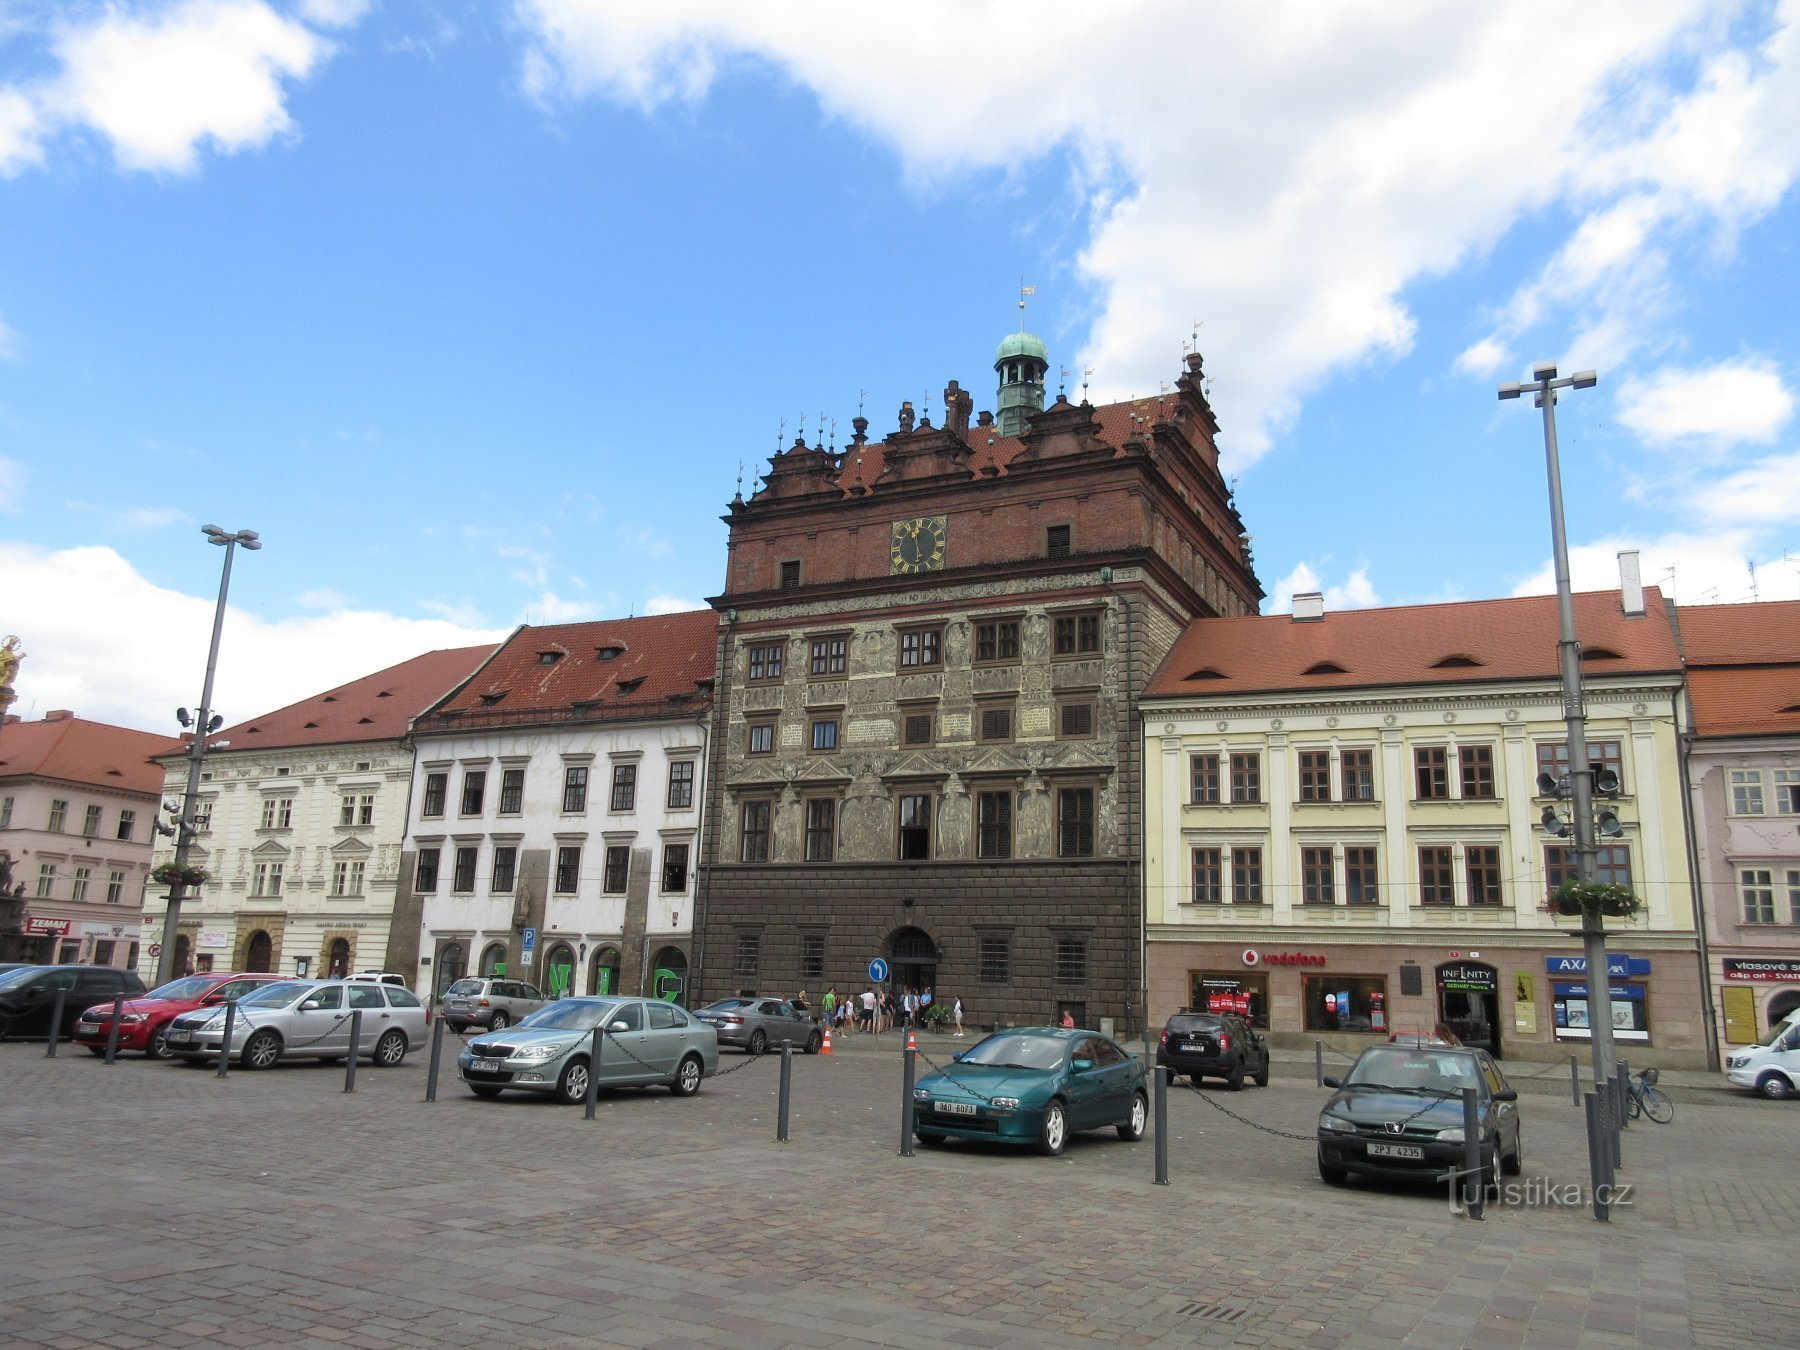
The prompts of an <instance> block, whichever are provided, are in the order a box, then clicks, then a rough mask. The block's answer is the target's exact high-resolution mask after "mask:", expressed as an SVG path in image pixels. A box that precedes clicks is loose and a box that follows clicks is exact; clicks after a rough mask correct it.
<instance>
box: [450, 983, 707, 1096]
mask: <svg viewBox="0 0 1800 1350" xmlns="http://www.w3.org/2000/svg"><path fill="white" fill-rule="evenodd" d="M595 1027H604V1028H605V1031H604V1033H603V1034H602V1036H601V1041H600V1062H599V1064H598V1066H597V1067H590V1065H589V1063H588V1061H589V1058H590V1057H591V1054H592V1048H593V1040H594V1028H595ZM718 1068H719V1038H718V1037H717V1036H716V1035H715V1034H714V1032H713V1029H712V1028H711V1027H709V1026H707V1025H706V1024H705V1023H704V1022H701V1021H700V1020H699V1019H698V1018H696V1017H695V1016H694V1015H693V1014H692V1013H690V1012H688V1011H687V1009H685V1008H679V1007H676V1006H675V1004H673V1003H665V1002H663V1001H662V1000H661V999H654V998H606V997H597V998H565V999H559V1000H558V1001H557V1002H555V1003H551V1004H548V1005H547V1006H545V1007H542V1008H539V1009H538V1010H537V1011H536V1012H534V1013H532V1014H530V1015H529V1016H528V1017H526V1018H525V1019H524V1020H523V1021H522V1022H520V1023H519V1024H518V1025H517V1026H512V1027H507V1028H506V1029H505V1030H503V1031H490V1032H487V1033H485V1034H483V1035H480V1036H476V1037H473V1038H471V1039H470V1040H469V1041H468V1042H466V1043H465V1044H464V1046H463V1049H462V1053H461V1054H459V1055H458V1056H457V1057H456V1072H457V1075H458V1076H459V1077H460V1078H461V1079H462V1080H463V1082H465V1083H467V1084H468V1085H469V1091H471V1092H473V1093H474V1094H475V1095H476V1096H477V1097H498V1096H499V1095H500V1093H501V1092H502V1091H504V1090H506V1089H507V1088H517V1089H519V1090H521V1091H525V1092H550V1093H554V1094H555V1095H556V1098H557V1100H559V1101H563V1102H571V1103H573V1102H579V1101H581V1100H583V1099H584V1098H585V1097H586V1096H587V1088H588V1075H589V1074H590V1073H592V1074H593V1075H594V1079H595V1085H596V1086H597V1087H608V1088H612V1087H643V1086H648V1085H654V1084H662V1085H663V1086H665V1087H667V1088H668V1089H669V1091H671V1092H673V1093H674V1094H675V1095H676V1096H678V1097H691V1096H693V1094H694V1093H696V1092H698V1091H699V1090H700V1080H701V1079H703V1078H706V1077H709V1076H711V1075H712V1074H714V1073H716V1072H718Z"/></svg>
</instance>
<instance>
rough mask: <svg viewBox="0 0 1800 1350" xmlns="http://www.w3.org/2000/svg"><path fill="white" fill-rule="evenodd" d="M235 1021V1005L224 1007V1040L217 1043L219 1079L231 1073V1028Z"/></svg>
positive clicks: (230, 1004) (228, 1004)
mask: <svg viewBox="0 0 1800 1350" xmlns="http://www.w3.org/2000/svg"><path fill="white" fill-rule="evenodd" d="M236 1020H237V1004H235V1003H227V1004H226V1005H225V1039H224V1040H222V1041H220V1042H219V1077H221V1078H223V1077H224V1076H225V1075H226V1074H228V1073H230V1072H231V1026H232V1023H233V1022H235V1021H236Z"/></svg>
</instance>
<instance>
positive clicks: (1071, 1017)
mask: <svg viewBox="0 0 1800 1350" xmlns="http://www.w3.org/2000/svg"><path fill="white" fill-rule="evenodd" d="M1062 1025H1063V1026H1065V1027H1068V1028H1069V1029H1070V1030H1073V1029H1074V1027H1075V1014H1074V1013H1072V1012H1070V1011H1069V1010H1068V1009H1067V1008H1064V1009H1063V1015H1062Z"/></svg>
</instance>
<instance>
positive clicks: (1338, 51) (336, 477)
mask: <svg viewBox="0 0 1800 1350" xmlns="http://www.w3.org/2000/svg"><path fill="white" fill-rule="evenodd" d="M1797 18H1800V7H1797V6H1796V5H1795V4H1792V3H1790V4H1787V5H1780V4H1767V3H1764V4H1736V5H1729V4H1721V3H1700V2H1699V0H1695V2H1694V3H1682V0H1651V2H1649V3H1632V4H1616V5H1607V4H1599V5H1592V6H1584V7H1581V12H1580V13H1578V14H1569V13H1566V12H1563V11H1562V10H1557V11H1554V12H1551V13H1550V14H1549V16H1548V18H1547V17H1546V12H1545V11H1544V10H1542V9H1540V8H1539V7H1536V6H1530V5H1511V6H1509V5H1500V6H1496V7H1490V8H1489V10H1488V11H1486V12H1484V13H1482V14H1481V15H1480V16H1479V17H1477V16H1475V15H1474V14H1473V13H1472V12H1471V11H1469V10H1468V9H1467V7H1466V6H1462V5H1457V4H1449V3H1445V4H1432V3H1418V4H1413V5H1407V6H1397V5H1392V4H1387V3H1369V4H1367V5H1362V6H1358V5H1347V6H1343V7H1339V8H1336V9H1334V10H1332V11H1331V12H1330V14H1329V15H1327V16H1325V17H1320V15H1319V14H1318V12H1316V11H1312V10H1308V11H1306V12H1305V13H1304V14H1302V13H1301V12H1300V11H1288V10H1281V9H1278V10H1271V9H1270V7H1267V6H1260V5H1252V4H1242V5H1216V6H1208V7H1206V8H1205V9H1204V10H1196V9H1194V8H1193V7H1191V6H1187V5H1182V4H1175V3H1141V4H1119V5H1112V6H1091V5H1090V6H1076V5H1072V4H1071V5H1061V4H1047V5H1040V6H1035V7H1032V8H1031V9H1030V10H1029V11H1027V10H1022V9H1020V8H1019V7H1017V6H1008V5H1001V4H984V3H963V4H954V5H953V4H948V3H944V4H933V3H921V4H917V5H912V6H906V7H888V8H887V10H885V11H883V12H881V13H879V14H877V13H871V12H867V11H860V10H859V11H848V10H844V9H842V8H841V7H827V6H811V5H802V4H794V5H785V6H745V5H741V4H728V3H723V2H720V3H692V4H680V3H669V4H658V5H624V4H607V3H600V2H599V0H516V3H509V4H501V3H498V0H493V2H491V3H478V2H477V0H373V2H372V3H371V2H369V0H169V2H168V3H154V4H153V3H132V2H131V0H118V2H117V3H112V4H107V5H100V4H88V3H85V2H84V0H74V2H68V0H65V2H64V3H56V4H51V3H39V4H34V3H29V0H28V2H27V3H24V4H22V5H21V4H14V5H12V6H10V7H9V8H8V9H7V10H6V11H5V12H4V14H3V15H0V577H4V578H5V579H6V581H5V584H4V586H3V588H0V594H3V595H5V597H6V602H7V603H5V604H4V605H0V630H3V631H6V632H17V633H18V634H19V635H20V637H21V638H22V639H23V642H24V646H25V648H26V650H27V652H28V653H29V656H28V658H27V660H26V662H25V665H24V668H23V670H22V672H21V676H20V679H19V688H20V693H21V702H20V704H19V706H18V708H17V709H16V711H19V712H23V713H26V714H28V715H38V714H41V713H42V712H43V711H44V710H46V709H48V708H53V707H72V708H74V709H76V710H77V711H78V712H80V713H82V714H83V715H85V716H92V717H98V718H103V719H107V720H114V721H120V722H125V723H128V724H131V725H136V726H142V727H146V728H149V729H164V728H165V726H166V725H167V723H168V721H169V709H170V708H172V707H173V706H174V705H175V704H176V703H191V702H193V701H194V700H195V698H196V696H197V693H198V682H199V677H200V675H201V673H202V666H203V660H204V651H205V640H206V632H207V626H208V623H209V621H210V612H211V605H212V599H213V596H214V594H215V592H216V587H217V581H218V563H219V553H218V551H217V550H215V549H211V548H208V547H207V545H206V544H205V541H204V539H203V538H202V536H201V534H200V531H199V526H200V525H201V524H203V523H209V522H211V523H217V524H219V525H222V526H224V527H226V528H227V529H237V528H240V527H251V528H255V529H257V530H259V531H261V532H262V534H263V535H264V537H265V540H266V543H267V547H266V548H265V549H264V550H263V551H261V552H260V553H257V554H255V555H254V556H251V557H247V558H243V559H241V561H240V564H239V566H238V567H237V568H236V570H235V574H234V579H233V588H232V599H233V610H232V615H231V622H230V624H229V626H228V628H227V630H226V638H225V650H224V656H223V659H222V662H221V670H220V687H219V695H218V698H217V700H216V701H217V702H218V704H219V705H220V706H221V707H222V708H223V709H224V710H225V711H226V713H227V715H228V717H236V716H245V715H251V714H253V713H255V712H258V711H262V710H265V709H268V708H271V707H274V706H277V705H279V704H281V703H284V702H287V701H290V700H291V699H293V698H297V697H300V696H303V695H305V694H306V693H309V692H312V691H314V690H317V689H320V688H323V687H326V686H328V685H330V684H332V683H335V682H338V681H340V680H344V679H348V678H351V677H353V676H355V675H357V674H360V673H364V672H366V671H368V670H370V669H373V668H376V667H379V666H381V665H385V664H389V663H391V662H393V661H397V660H400V659H404V658H405V657H406V656H409V655H412V654H414V653H416V652H418V651H421V650H425V649H428V648H431V647H438V646H447V645H460V644H463V643H470V642H475V641H480V640H484V639H486V638H489V637H492V636H497V635H498V634H500V633H502V632H504V631H505V630H506V629H507V628H508V627H510V626H511V625H512V624H514V623H516V622H519V621H521V620H530V621H535V622H554V621H560V620H568V619H578V618H588V617H596V616H603V615H609V614H621V615H622V614H628V613H644V612H650V611H655V610H666V609H672V608H685V607H688V606H691V605H697V604H699V603H701V602H702V601H703V600H704V598H705V597H706V596H708V595H711V594H714V593H716V592H717V590H718V589H719V587H720V585H721V583H722V578H723V569H724V538H725V532H724V527H723V525H722V524H721V523H720V522H719V519H718V517H719V515H720V514H721V512H722V510H723V508H724V506H725V503H726V502H727V501H729V499H730V498H731V496H732V493H733V492H734V491H735V489H736V481H737V477H738V474H739V472H740V468H739V466H740V464H741V465H742V466H743V468H742V472H743V474H744V475H745V486H746V490H748V489H749V486H750V484H751V482H752V481H753V479H754V475H755V474H756V473H757V471H758V470H759V469H760V468H761V467H762V466H763V465H764V464H765V463H766V460H767V457H768V455H769V454H771V453H772V452H773V451H774V449H775V448H776V445H777V434H778V430H779V428H780V427H781V425H782V424H783V423H785V426H786V435H787V437H788V439H790V440H791V438H792V436H793V435H794V432H795V429H796V426H797V425H798V424H800V423H801V421H802V419H804V426H805V430H806V434H807V437H808V440H809V441H811V440H814V439H816V438H817V436H818V434H819V429H820V419H821V418H823V419H824V435H825V438H826V439H827V440H828V441H829V440H830V439H831V437H832V436H833V434H834V433H833V429H832V421H833V420H834V419H835V423H836V427H835V436H836V439H837V441H838V442H839V443H840V444H841V443H842V442H843V441H844V440H845V439H846V438H847V437H848V435H849V432H850V428H849V422H850V419H851V418H852V417H853V416H855V415H856V412H857V407H858V403H859V400H863V401H866V408H867V415H868V416H869V418H870V420H871V422H872V424H873V425H872V428H871V431H872V434H875V435H882V434H886V433H887V432H888V431H891V430H892V429H893V427H894V424H895V410H896V409H897V408H898V406H899V404H900V402H901V401H902V400H903V399H910V400H912V401H913V402H914V403H915V405H919V404H922V403H923V402H924V401H925V400H927V399H929V400H930V401H931V404H932V406H933V407H934V408H941V391H942V389H943V387H944V385H945V384H946V383H947V381H949V380H950V379H953V378H954V379H957V380H960V381H961V383H962V385H963V386H964V387H966V388H970V389H972V390H974V391H975V394H976V406H977V408H984V407H991V406H992V403H993V383H994V375H993V371H992V368H991V364H990V363H991V360H992V351H993V347H994V344H995V342H996V341H997V340H998V339H999V338H1000V337H1001V336H1003V335H1004V334H1005V333H1006V332H1008V331H1010V329H1011V328H1012V327H1014V326H1015V325H1016V323H1017V321H1018V311H1017V308H1016V300H1017V291H1018V287H1019V285H1020V282H1021V280H1023V281H1024V282H1026V283H1028V284H1030V285H1033V286H1035V288H1036V293H1035V294H1034V295H1033V296H1032V298H1031V308H1030V310H1029V312H1028V315H1027V322H1028V324H1029V326H1030V327H1031V328H1032V329H1033V331H1035V332H1037V333H1038V334H1040V335H1041V336H1042V337H1043V338H1044V339H1045V341H1046V342H1047V343H1048V344H1049V346H1050V349H1051V353H1052V359H1053V362H1055V363H1056V364H1057V365H1059V366H1066V367H1067V368H1068V369H1070V370H1071V371H1073V372H1076V373H1075V374H1074V375H1072V376H1071V380H1070V383H1071V387H1072V389H1073V388H1074V386H1077V385H1079V383H1080V381H1081V374H1080V372H1082V371H1084V370H1086V369H1089V368H1091V370H1092V375H1091V377H1090V379H1091V382H1092V383H1091V393H1092V397H1093V398H1094V399H1095V401H1096V402H1099V401H1104V400H1110V399H1114V398H1124V397H1133V396H1146V395H1147V396H1151V397H1154V396H1155V394H1156V393H1157V392H1158V389H1159V386H1160V384H1161V383H1162V382H1163V381H1169V380H1173V378H1174V377H1175V375H1176V373H1177V372H1178V370H1179V367H1180V361H1181V357H1182V344H1183V343H1184V342H1185V341H1188V340H1189V339H1190V338H1191V337H1192V336H1193V335H1194V334H1195V333H1196V331H1197V333H1198V339H1199V344H1200V347H1201V350H1202V351H1203V352H1204V354H1205V356H1206V361H1207V371H1208V373H1209V374H1210V375H1211V376H1212V377H1213V380H1214V385H1213V388H1212V396H1213V401H1214V404H1215V407H1216V409H1217V411H1218V414H1219V417H1220V420H1221V421H1222V423H1223V425H1224V433H1223V436H1222V438H1221V445H1222V448H1223V449H1224V451H1225V455H1226V461H1227V472H1228V473H1230V474H1231V475H1233V476H1234V477H1236V478H1237V480H1238V482H1237V492H1238V500H1239V505H1240V507H1241V509H1242V511H1243V513H1244V516H1245V519H1246V523H1247V526H1248V528H1249V530H1250V531H1251V533H1252V534H1253V535H1254V538H1255V552H1256V558H1257V564H1258V568H1259V571H1260V573H1261V576H1262V579H1263V583H1264V586H1265V588H1266V589H1267V590H1268V592H1269V594H1270V600H1269V606H1268V607H1269V608H1271V609H1277V608H1282V607H1285V605H1286V603H1287V598H1288V596H1289V595H1291V593H1292V592H1293V591H1294V590H1296V589H1302V590H1304V589H1311V588H1318V589H1323V590H1325V591H1326V592H1327V595H1328V602H1329V603H1330V604H1332V605H1338V606H1341V605H1353V604H1405V603H1413V602H1419V601H1427V600H1438V599H1447V598H1477V597H1484V596H1494V595H1506V594H1511V593H1514V592H1516V591H1521V590H1541V589H1547V588H1548V586H1549V561H1548V555H1549V530H1548V524H1547V514H1546V508H1545V488H1544V474H1543V454H1542V441H1541V435H1540V430H1539V421H1538V418H1537V416H1536V414H1535V413H1534V412H1533V411H1532V409H1531V408H1530V407H1529V404H1527V403H1500V402H1498V401H1497V400H1496V398H1495V389H1496V387H1497V385H1498V384H1500V383H1501V382H1502V381H1505V380H1511V379H1517V378H1520V377H1521V376H1523V375H1524V374H1525V373H1526V371H1527V370H1528V369H1529V367H1530V365H1531V364H1532V363H1533V362H1534V361H1537V360H1552V361H1556V362H1557V363H1558V364H1559V365H1560V366H1561V368H1562V369H1563V370H1564V371H1565V372H1567V371H1572V370H1575V369H1577V368H1581V367H1587V366H1593V367H1597V368H1598V369H1599V370H1600V374H1601V383H1600V385H1599V387H1598V388H1596V389H1595V390H1592V391H1589V392H1586V393H1579V394H1573V395H1570V396H1567V397H1566V398H1565V400H1564V402H1563V403H1562V405H1561V412H1562V418H1561V423H1560V426H1561V429H1562V433H1563V434H1562V444H1563V452H1564V467H1565V491H1566V494H1567V499H1568V514H1569V530H1570V538H1571V542H1572V545H1573V546H1574V549H1575V572H1576V580H1577V584H1578V585H1583V586H1603V585H1607V584H1612V583H1613V582H1614V579H1615V577H1616V568H1615V563H1614V555H1615V553H1616V552H1617V550H1618V549H1620V548H1624V547H1634V548H1638V549H1641V550H1642V551H1643V555H1644V566H1643V570H1644V575H1645V579H1646V580H1648V581H1651V582H1653V583H1654V582H1658V581H1661V582H1662V583H1663V584H1664V586H1665V588H1668V587H1670V586H1672V587H1673V589H1674V591H1675V594H1676V596H1677V598H1678V599H1680V600H1681V601H1683V602H1685V603H1703V602H1708V601H1717V600H1723V601H1737V600H1744V599H1749V598H1751V597H1752V595H1753V594H1754V595H1756V596H1758V597H1760V598H1764V599H1768V598H1778V597H1779V598H1792V597H1794V596H1796V595H1800V529H1797V528H1796V523H1797V521H1800V450H1797V448H1796V444H1795V433H1794V418H1793V411H1794V406H1793V405H1794V395H1793V389H1794V384H1795V378H1796V377H1795V371H1796V369H1797V361H1800V354H1797V353H1796V351H1795V344H1796V338H1795V327H1794V324H1793V322H1792V317H1791V316H1792V313H1793V310H1794V302H1795V299H1796V291H1797V289H1800V288H1797V286H1796V280H1797V272H1800V264H1797V262H1796V258H1795V256H1794V240H1795V239H1796V238H1800V229H1797V228H1796V227H1797V225H1800V220H1797V219H1796V216H1797V211H1796V205H1795V200H1794V192H1793V190H1792V188H1793V180H1794V177H1795V174H1796V172H1800V137H1796V136H1795V135H1794V133H1793V127H1794V126H1796V125H1800V22H1796V20H1797ZM1547 35H1548V36H1551V37H1555V38H1557V39H1559V40H1557V41H1554V42H1546V41H1545V38H1546V36H1547ZM1196 325H1199V326H1198V328H1197V329H1196ZM1753 566H1754V569H1755V572H1754V581H1753V580H1752V570H1751V569H1752V567H1753ZM1671 569H1673V570H1672V571H1671Z"/></svg>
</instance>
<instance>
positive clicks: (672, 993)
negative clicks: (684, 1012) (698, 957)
mask: <svg viewBox="0 0 1800 1350" xmlns="http://www.w3.org/2000/svg"><path fill="white" fill-rule="evenodd" d="M646 992H647V993H648V994H649V995H650V996H651V997H652V998H660V999H662V1000H663V1001H664V1002H665V1003H686V1002H687V953H686V952H684V951H682V950H681V948H679V947H664V948H663V949H662V950H661V951H659V952H657V954H656V959H655V960H654V961H653V962H651V965H650V988H649V989H648V990H647V991H646Z"/></svg>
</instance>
